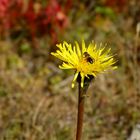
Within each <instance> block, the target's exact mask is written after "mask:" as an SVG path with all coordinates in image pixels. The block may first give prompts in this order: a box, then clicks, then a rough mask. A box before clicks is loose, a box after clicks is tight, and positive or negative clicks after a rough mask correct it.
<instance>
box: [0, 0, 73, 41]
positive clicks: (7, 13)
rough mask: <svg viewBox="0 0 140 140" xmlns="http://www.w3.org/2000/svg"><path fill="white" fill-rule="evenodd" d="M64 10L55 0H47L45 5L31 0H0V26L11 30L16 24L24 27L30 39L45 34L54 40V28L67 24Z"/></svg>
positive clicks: (61, 27) (55, 35)
mask: <svg viewBox="0 0 140 140" xmlns="http://www.w3.org/2000/svg"><path fill="white" fill-rule="evenodd" d="M68 1H71V0H68ZM64 11H65V10H64ZM64 11H63V10H62V8H61V6H60V4H59V3H58V1H57V0H49V2H48V4H47V5H46V6H45V7H43V6H42V5H41V3H39V2H34V1H33V0H29V2H28V3H27V4H26V3H25V2H24V1H22V0H0V26H4V29H8V30H9V29H12V31H13V29H14V28H16V26H20V27H24V29H25V28H26V30H27V31H28V34H29V36H31V38H32V39H33V38H36V37H37V36H40V37H42V36H44V35H46V34H47V35H49V36H51V38H52V39H53V41H54V42H56V41H57V33H56V29H57V30H63V29H64V28H65V27H67V26H68V18H67V16H66V14H65V12H64ZM23 23H24V24H23ZM21 30H23V29H22V28H21ZM9 31H10V30H9Z"/></svg>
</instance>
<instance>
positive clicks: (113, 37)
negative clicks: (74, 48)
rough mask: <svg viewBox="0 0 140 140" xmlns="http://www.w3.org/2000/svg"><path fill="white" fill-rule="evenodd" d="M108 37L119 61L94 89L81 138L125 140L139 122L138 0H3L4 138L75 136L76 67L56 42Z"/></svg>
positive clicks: (0, 124)
mask: <svg viewBox="0 0 140 140" xmlns="http://www.w3.org/2000/svg"><path fill="white" fill-rule="evenodd" d="M81 38H84V39H85V40H86V43H87V44H88V43H89V42H90V41H92V40H94V41H95V42H96V43H100V42H102V43H107V44H108V47H111V48H112V52H113V53H114V54H116V55H115V59H117V60H118V62H117V65H118V69H117V70H115V71H109V72H107V73H106V74H101V75H99V76H98V77H97V78H96V79H95V80H94V82H92V84H91V85H90V87H89V89H88V96H89V97H88V98H87V99H86V104H85V116H84V132H83V138H82V139H83V140H126V139H127V138H128V137H129V135H130V134H131V132H132V130H133V127H134V126H135V125H136V124H139V123H140V111H139V110H140V72H139V71H140V2H139V0H81V1H80V0H0V140H73V139H74V138H75V130H76V118H77V91H78V89H77V86H76V87H75V88H74V89H71V81H72V79H73V75H74V71H69V70H68V71H67V70H65V71H64V70H60V69H59V68H58V65H59V64H61V62H60V61H59V60H57V59H56V58H54V57H53V56H51V55H50V52H52V51H55V50H56V43H59V42H62V41H64V40H65V41H67V42H71V43H74V41H75V40H77V41H79V43H80V42H81Z"/></svg>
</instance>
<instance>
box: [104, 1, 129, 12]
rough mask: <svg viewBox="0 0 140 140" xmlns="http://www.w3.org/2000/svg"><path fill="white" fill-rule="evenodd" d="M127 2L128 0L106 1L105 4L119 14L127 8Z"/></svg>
mask: <svg viewBox="0 0 140 140" xmlns="http://www.w3.org/2000/svg"><path fill="white" fill-rule="evenodd" d="M126 2H127V1H126V0H106V1H105V4H106V5H107V6H109V7H111V8H113V9H115V10H116V11H117V12H122V11H123V10H124V7H125V6H126Z"/></svg>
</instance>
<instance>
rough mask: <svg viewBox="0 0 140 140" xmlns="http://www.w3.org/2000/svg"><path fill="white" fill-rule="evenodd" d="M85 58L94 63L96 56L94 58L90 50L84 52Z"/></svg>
mask: <svg viewBox="0 0 140 140" xmlns="http://www.w3.org/2000/svg"><path fill="white" fill-rule="evenodd" d="M83 55H84V58H85V59H86V61H87V62H89V63H90V64H93V63H94V61H95V60H94V58H92V57H91V56H90V55H89V54H88V52H84V54H83Z"/></svg>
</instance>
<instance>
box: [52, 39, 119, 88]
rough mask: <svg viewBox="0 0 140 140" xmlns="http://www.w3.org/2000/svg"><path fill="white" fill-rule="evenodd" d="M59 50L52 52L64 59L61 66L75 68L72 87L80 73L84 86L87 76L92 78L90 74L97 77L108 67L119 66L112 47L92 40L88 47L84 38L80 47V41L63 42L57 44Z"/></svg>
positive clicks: (62, 67)
mask: <svg viewBox="0 0 140 140" xmlns="http://www.w3.org/2000/svg"><path fill="white" fill-rule="evenodd" d="M56 46H57V47H58V48H59V50H57V51H56V52H55V53H54V52H52V53H51V54H52V55H54V56H55V57H57V58H59V59H61V60H62V61H63V63H62V65H61V66H59V67H60V68H61V69H74V70H75V71H76V72H75V76H74V79H73V82H72V88H73V87H74V85H75V81H76V79H77V78H78V75H80V76H81V87H83V86H84V79H85V77H87V78H90V76H93V77H96V75H97V74H99V73H102V72H104V71H106V70H108V69H115V68H117V67H116V66H114V64H115V63H116V61H115V60H114V58H113V57H114V56H113V55H111V54H110V50H111V49H110V48H109V49H108V50H105V46H104V47H103V45H102V44H100V47H99V48H97V45H96V44H95V43H94V42H92V43H90V44H89V45H88V46H87V47H86V45H85V41H84V40H82V46H81V47H80V46H79V44H78V42H75V45H74V46H72V44H68V43H67V42H65V41H64V42H63V44H62V43H60V44H57V45H56Z"/></svg>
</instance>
